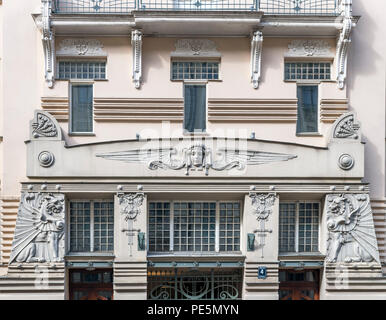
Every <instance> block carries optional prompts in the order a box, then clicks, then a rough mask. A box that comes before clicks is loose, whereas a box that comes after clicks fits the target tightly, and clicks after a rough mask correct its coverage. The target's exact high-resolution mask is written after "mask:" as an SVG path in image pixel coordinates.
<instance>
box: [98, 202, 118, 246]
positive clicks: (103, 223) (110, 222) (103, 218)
mask: <svg viewBox="0 0 386 320" xmlns="http://www.w3.org/2000/svg"><path fill="white" fill-rule="evenodd" d="M113 249H114V202H94V251H112V250H113Z"/></svg>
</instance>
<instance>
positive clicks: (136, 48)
mask: <svg viewBox="0 0 386 320" xmlns="http://www.w3.org/2000/svg"><path fill="white" fill-rule="evenodd" d="M131 45H132V47H133V53H132V54H133V82H134V85H135V88H136V89H140V88H141V83H142V31H140V30H133V31H132V32H131Z"/></svg>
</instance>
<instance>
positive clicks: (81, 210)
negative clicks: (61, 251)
mask: <svg viewBox="0 0 386 320" xmlns="http://www.w3.org/2000/svg"><path fill="white" fill-rule="evenodd" d="M90 227H91V207H90V202H70V251H72V252H88V251H90V245H91V242H90V241H91V237H90Z"/></svg>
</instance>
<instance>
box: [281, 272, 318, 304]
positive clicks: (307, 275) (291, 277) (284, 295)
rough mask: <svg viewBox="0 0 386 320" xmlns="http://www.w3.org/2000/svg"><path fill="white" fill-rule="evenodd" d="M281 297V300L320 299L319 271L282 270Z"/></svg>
mask: <svg viewBox="0 0 386 320" xmlns="http://www.w3.org/2000/svg"><path fill="white" fill-rule="evenodd" d="M279 298H280V300H319V271H318V270H305V271H295V270H285V271H280V285H279Z"/></svg>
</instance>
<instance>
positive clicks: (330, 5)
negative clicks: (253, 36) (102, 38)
mask: <svg viewBox="0 0 386 320" xmlns="http://www.w3.org/2000/svg"><path fill="white" fill-rule="evenodd" d="M340 1H341V0H53V5H52V10H53V12H54V13H55V14H129V13H131V12H132V11H137V12H138V11H195V12H197V11H228V12H229V11H239V12H263V13H264V14H265V15H291V16H294V15H295V16H296V15H304V16H307V15H308V16H310V15H311V16H337V15H339V13H340V10H339V3H340Z"/></svg>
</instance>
